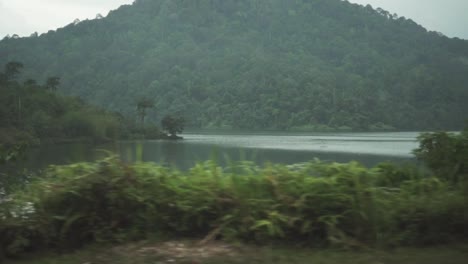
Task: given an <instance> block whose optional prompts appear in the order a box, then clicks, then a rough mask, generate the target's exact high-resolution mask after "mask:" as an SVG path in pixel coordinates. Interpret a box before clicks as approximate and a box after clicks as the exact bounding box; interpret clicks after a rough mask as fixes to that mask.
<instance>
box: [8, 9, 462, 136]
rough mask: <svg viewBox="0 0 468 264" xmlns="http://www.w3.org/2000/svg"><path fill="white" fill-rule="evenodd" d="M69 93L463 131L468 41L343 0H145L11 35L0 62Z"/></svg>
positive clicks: (257, 120) (218, 118)
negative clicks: (20, 66)
mask: <svg viewBox="0 0 468 264" xmlns="http://www.w3.org/2000/svg"><path fill="white" fill-rule="evenodd" d="M8 61H20V62H22V63H24V64H25V65H26V66H27V67H26V68H25V69H26V71H25V74H24V75H25V76H27V78H37V79H46V78H47V77H48V76H51V75H54V76H55V75H57V76H60V77H61V82H62V86H61V88H60V92H62V93H64V94H68V95H78V96H80V97H82V98H84V99H85V100H88V101H90V102H92V103H94V104H97V105H99V106H103V107H105V108H107V109H109V110H115V111H120V112H122V113H123V114H125V115H134V114H135V108H136V102H137V101H138V100H139V99H140V98H147V99H152V100H154V101H155V106H156V107H155V111H154V112H153V113H152V116H151V117H149V119H152V120H158V119H160V118H162V117H163V116H164V115H165V114H168V113H170V114H174V113H175V114H180V115H182V116H184V117H185V119H186V120H187V121H189V124H190V125H191V126H193V127H205V128H206V127H212V128H242V129H319V130H320V129H329V128H332V129H342V130H349V129H353V130H380V129H390V128H394V129H400V130H426V129H459V128H461V127H462V126H463V123H464V121H465V120H466V119H468V103H467V102H468V41H466V40H460V39H449V38H447V37H444V36H442V35H441V34H439V33H436V32H428V31H427V30H426V29H424V28H423V27H421V26H420V25H418V24H416V23H415V22H413V21H412V20H409V19H406V18H403V17H398V16H397V15H394V14H390V13H388V12H386V11H385V10H382V9H377V10H374V9H373V8H372V7H370V6H367V7H364V6H360V5H356V4H351V3H349V2H347V1H341V0H295V1H291V0H268V1H266V0H265V1H262V0H196V1H187V0H185V1H184V0H137V1H135V2H134V3H133V4H132V5H127V6H122V7H120V8H119V9H117V10H115V11H112V12H111V13H110V14H109V15H108V16H107V17H105V18H101V19H95V20H89V21H81V22H78V21H77V22H76V23H72V24H70V25H68V26H66V27H64V28H61V29H59V30H57V31H50V32H49V33H47V34H43V35H40V36H31V37H28V38H5V39H3V40H2V41H0V65H3V64H5V63H6V62H8Z"/></svg>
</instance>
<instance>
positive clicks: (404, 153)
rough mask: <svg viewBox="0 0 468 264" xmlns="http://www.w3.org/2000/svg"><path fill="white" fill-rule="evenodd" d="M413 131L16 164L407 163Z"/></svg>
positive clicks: (123, 151) (66, 154)
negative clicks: (116, 160)
mask: <svg viewBox="0 0 468 264" xmlns="http://www.w3.org/2000/svg"><path fill="white" fill-rule="evenodd" d="M418 135H419V133H417V132H392V133H387V132H386V133H272V132H268V133H226V132H225V133H222V134H219V133H217V134H213V133H186V134H183V137H184V140H180V141H164V140H146V141H119V142H116V143H113V144H106V145H100V146H93V145H86V144H65V145H49V146H42V147H40V148H37V149H33V150H32V151H31V152H30V153H29V155H28V158H27V160H26V161H24V162H23V164H22V166H23V167H25V168H28V169H41V168H44V167H46V166H47V165H50V164H67V163H73V162H78V161H92V160H96V159H99V158H102V157H105V156H106V155H109V153H111V152H112V153H117V154H118V155H119V156H120V157H121V158H122V159H123V160H124V161H135V160H142V161H149V162H157V163H161V164H165V165H168V166H173V167H177V168H179V169H182V170H185V169H188V168H190V167H192V166H193V165H194V164H195V163H196V162H199V161H205V160H207V159H216V160H217V161H218V162H219V163H220V164H226V162H228V161H229V160H231V161H237V160H251V161H254V162H255V163H257V164H259V165H261V164H264V163H265V162H274V163H283V164H293V163H301V162H306V161H310V160H313V159H314V158H318V159H321V160H325V161H337V162H349V161H352V160H356V161H359V162H361V163H363V164H364V165H366V166H373V165H375V164H377V163H379V162H383V161H392V162H407V161H409V162H412V161H414V157H413V155H412V154H411V151H412V150H413V149H415V148H416V147H417V146H418V143H417V139H416V137H417V136H418Z"/></svg>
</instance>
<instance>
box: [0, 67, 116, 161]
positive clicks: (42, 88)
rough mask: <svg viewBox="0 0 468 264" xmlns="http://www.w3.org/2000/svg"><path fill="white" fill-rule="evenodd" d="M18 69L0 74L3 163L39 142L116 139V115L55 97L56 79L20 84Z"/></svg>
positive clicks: (5, 70)
mask: <svg viewBox="0 0 468 264" xmlns="http://www.w3.org/2000/svg"><path fill="white" fill-rule="evenodd" d="M21 69H22V64H21V63H17V62H10V63H7V64H6V65H5V69H4V71H3V72H0V94H1V96H0V120H1V122H0V156H3V157H4V160H5V161H7V160H11V158H10V156H11V155H13V156H14V154H15V152H17V151H16V150H15V149H16V148H18V147H22V146H24V145H28V144H32V143H36V142H38V141H40V140H43V139H71V138H80V137H81V138H83V137H86V138H89V139H90V140H107V139H113V138H116V137H117V136H118V135H119V132H120V129H121V128H120V126H121V124H120V119H119V117H118V115H115V114H110V113H108V112H105V111H103V110H101V109H99V108H97V107H93V106H90V105H89V104H86V103H84V102H83V100H81V99H78V98H72V97H65V96H61V95H58V94H57V93H56V92H55V90H56V89H57V87H58V86H59V84H60V80H59V79H58V78H57V77H50V78H48V79H47V81H46V83H45V84H39V83H37V82H36V81H35V80H32V79H29V80H26V81H24V82H20V81H19V78H18V75H19V74H20V73H21ZM1 153H4V154H1Z"/></svg>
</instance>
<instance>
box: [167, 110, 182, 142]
mask: <svg viewBox="0 0 468 264" xmlns="http://www.w3.org/2000/svg"><path fill="white" fill-rule="evenodd" d="M184 124H185V120H184V119H183V118H182V117H180V116H172V115H167V116H165V117H164V118H163V119H162V120H161V128H162V130H164V131H165V132H167V133H168V135H169V137H171V138H177V133H182V132H183V131H184Z"/></svg>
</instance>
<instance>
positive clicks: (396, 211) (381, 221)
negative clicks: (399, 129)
mask: <svg viewBox="0 0 468 264" xmlns="http://www.w3.org/2000/svg"><path fill="white" fill-rule="evenodd" d="M452 184H453V183H451V182H449V181H445V180H444V179H438V178H434V177H429V176H426V175H424V174H418V173H415V170H414V169H408V168H403V169H398V168H396V167H391V166H389V165H381V166H379V167H377V168H374V169H367V168H365V167H363V166H361V165H360V164H358V163H349V164H337V163H332V164H326V163H321V162H311V163H308V164H305V165H303V166H300V167H298V166H296V167H294V168H290V167H286V166H281V165H267V166H265V167H263V168H260V167H257V166H255V165H252V164H250V163H245V162H244V163H239V164H232V166H231V167H230V168H226V169H222V168H221V167H218V166H217V165H216V164H215V163H214V162H212V161H208V162H205V163H200V164H198V165H196V166H195V167H193V168H192V169H191V170H190V171H189V172H186V173H182V172H179V171H177V170H173V169H168V168H165V167H161V166H157V165H155V164H151V163H138V164H133V165H127V164H124V163H122V162H120V161H119V160H118V159H116V158H108V159H105V160H102V161H98V162H95V163H81V164H73V165H68V166H54V167H51V168H50V169H49V170H48V171H47V172H46V173H45V175H44V177H43V178H42V179H39V180H37V181H35V182H33V183H31V184H30V185H28V186H27V187H26V189H25V190H23V191H21V192H17V193H15V194H13V195H12V196H11V198H10V200H8V201H2V203H1V204H0V207H1V208H2V209H1V210H2V211H1V212H2V213H1V214H0V234H2V236H1V237H2V248H3V251H6V252H9V253H18V252H21V250H28V249H34V245H47V246H48V247H52V248H57V247H59V248H63V247H65V248H75V247H79V246H82V245H84V244H87V243H92V242H100V241H123V240H128V239H143V238H145V237H146V236H147V235H148V234H158V233H159V234H161V233H165V234H166V235H171V236H185V237H203V236H205V235H207V234H211V235H212V236H214V237H219V238H222V239H227V240H242V241H250V242H256V243H271V242H284V241H288V243H293V242H296V243H301V244H307V245H322V246H324V245H338V246H341V247H365V246H374V245H425V244H429V243H440V242H449V241H462V240H466V238H467V237H466V234H465V233H463V232H460V230H468V219H467V216H466V214H464V213H463V212H466V211H467V210H468V203H467V196H465V195H464V194H463V192H461V191H459V190H458V189H457V188H453V185H452ZM18 208H19V209H18ZM21 208H22V209H21ZM24 208H30V209H31V208H32V209H33V210H29V211H27V212H28V213H27V214H26V215H24V214H20V213H18V212H23V211H24ZM18 210H19V211H18ZM5 234H6V235H5Z"/></svg>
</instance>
